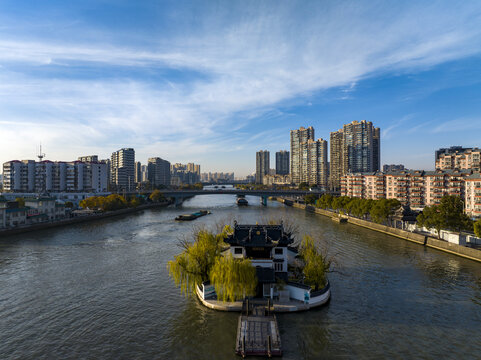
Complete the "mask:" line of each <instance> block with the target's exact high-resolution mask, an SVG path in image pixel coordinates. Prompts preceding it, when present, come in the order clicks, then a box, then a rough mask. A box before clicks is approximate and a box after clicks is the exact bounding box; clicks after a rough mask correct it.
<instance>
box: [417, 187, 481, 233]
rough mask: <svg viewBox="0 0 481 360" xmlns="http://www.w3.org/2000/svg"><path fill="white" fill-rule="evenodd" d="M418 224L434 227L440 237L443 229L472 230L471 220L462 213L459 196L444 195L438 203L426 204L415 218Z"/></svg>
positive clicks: (462, 206) (461, 202)
mask: <svg viewBox="0 0 481 360" xmlns="http://www.w3.org/2000/svg"><path fill="white" fill-rule="evenodd" d="M416 220H417V223H418V226H420V227H422V226H424V227H426V228H428V229H435V230H436V232H437V233H438V238H439V237H440V232H441V230H443V229H446V230H451V231H458V232H459V231H461V230H469V231H472V230H473V222H472V220H471V219H470V218H469V217H468V216H467V215H466V214H465V213H464V203H463V201H462V200H461V198H460V197H459V196H455V195H444V196H443V198H442V199H441V201H440V203H439V205H432V206H427V207H425V208H424V210H423V212H422V213H421V214H419V215H418V217H417V218H416Z"/></svg>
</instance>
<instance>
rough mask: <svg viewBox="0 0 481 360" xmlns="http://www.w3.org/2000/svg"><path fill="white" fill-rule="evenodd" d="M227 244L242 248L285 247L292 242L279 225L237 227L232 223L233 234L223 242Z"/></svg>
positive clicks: (289, 235)
mask: <svg viewBox="0 0 481 360" xmlns="http://www.w3.org/2000/svg"><path fill="white" fill-rule="evenodd" d="M224 241H225V242H226V243H227V244H230V245H238V246H244V247H257V246H259V247H266V246H270V247H275V246H279V245H280V246H287V245H289V244H291V243H292V242H293V241H294V240H293V239H292V237H291V234H290V233H287V232H285V230H284V226H283V224H282V223H281V224H280V225H258V224H256V225H238V224H237V222H235V223H234V233H233V234H232V235H229V236H228V237H227V239H225V240H224Z"/></svg>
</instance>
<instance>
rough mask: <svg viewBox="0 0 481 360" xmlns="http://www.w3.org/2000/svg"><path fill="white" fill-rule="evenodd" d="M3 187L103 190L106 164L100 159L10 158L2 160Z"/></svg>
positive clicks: (42, 191)
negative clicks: (86, 160)
mask: <svg viewBox="0 0 481 360" xmlns="http://www.w3.org/2000/svg"><path fill="white" fill-rule="evenodd" d="M3 175H4V179H5V181H4V188H3V189H4V191H9V192H32V193H33V192H36V193H45V192H63V191H68V192H72V191H88V192H102V191H107V186H108V165H107V164H106V163H103V162H81V161H73V162H64V161H58V162H52V161H49V160H44V161H40V162H35V161H33V160H22V161H18V160H12V161H9V162H6V163H4V164H3Z"/></svg>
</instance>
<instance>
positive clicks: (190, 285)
mask: <svg viewBox="0 0 481 360" xmlns="http://www.w3.org/2000/svg"><path fill="white" fill-rule="evenodd" d="M230 230H231V229H230V227H228V226H226V227H224V230H223V231H222V232H221V233H220V234H217V235H215V234H213V233H212V232H210V231H207V230H206V229H202V230H199V231H197V232H196V233H195V234H194V241H193V242H189V241H186V240H184V241H182V242H181V247H182V248H183V249H184V250H183V251H182V253H180V254H179V255H177V256H176V257H175V258H174V260H171V261H169V262H168V263H167V269H168V270H169V274H170V276H171V277H172V278H173V279H174V282H175V284H176V286H179V287H180V289H181V292H182V293H184V294H186V295H190V294H192V293H194V292H195V287H196V285H200V284H202V283H203V282H204V281H207V280H209V279H210V271H211V269H212V267H213V266H214V264H215V263H216V261H217V260H218V258H219V257H220V256H222V255H221V251H222V249H223V248H224V246H225V244H224V239H225V237H226V236H227V233H228V232H229V231H230Z"/></svg>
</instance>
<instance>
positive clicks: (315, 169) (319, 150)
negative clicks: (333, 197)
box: [300, 139, 329, 187]
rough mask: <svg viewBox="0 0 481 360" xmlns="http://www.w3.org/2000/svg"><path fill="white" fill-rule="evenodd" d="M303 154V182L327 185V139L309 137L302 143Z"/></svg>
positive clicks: (301, 171) (321, 185)
mask: <svg viewBox="0 0 481 360" xmlns="http://www.w3.org/2000/svg"><path fill="white" fill-rule="evenodd" d="M301 154H302V157H301V169H300V173H301V182H305V183H307V184H309V185H316V186H320V187H327V181H328V175H329V174H328V164H327V141H326V140H323V139H319V140H312V139H309V140H307V142H304V143H302V144H301Z"/></svg>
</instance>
